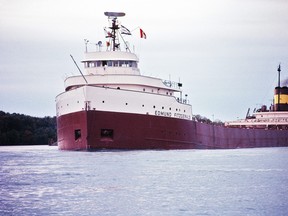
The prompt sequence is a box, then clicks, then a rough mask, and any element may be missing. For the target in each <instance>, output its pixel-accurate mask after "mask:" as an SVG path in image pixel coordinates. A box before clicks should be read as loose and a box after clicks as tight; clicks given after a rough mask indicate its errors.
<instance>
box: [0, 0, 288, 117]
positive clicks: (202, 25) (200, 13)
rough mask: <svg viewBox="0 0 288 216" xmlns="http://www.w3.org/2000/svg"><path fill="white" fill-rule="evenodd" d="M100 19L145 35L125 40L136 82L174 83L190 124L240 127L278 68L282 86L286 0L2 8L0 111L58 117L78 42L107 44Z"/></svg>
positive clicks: (5, 3) (1, 1)
mask: <svg viewBox="0 0 288 216" xmlns="http://www.w3.org/2000/svg"><path fill="white" fill-rule="evenodd" d="M164 2H165V3H164ZM105 11H117V12H118V11H121V12H125V13H126V16H125V17H123V18H121V23H122V24H123V25H124V26H125V27H127V28H128V29H130V30H131V31H132V30H134V29H137V28H139V27H141V28H142V29H143V30H144V31H145V33H146V35H147V39H146V40H144V39H141V38H140V36H139V32H138V31H132V36H131V40H132V41H133V45H134V46H135V52H136V54H137V55H138V56H139V58H140V63H139V67H140V71H141V73H142V74H143V75H146V76H155V77H158V78H162V79H169V78H171V80H175V81H179V80H180V81H181V82H182V83H183V88H182V89H183V92H184V94H187V95H188V99H189V101H190V103H191V104H192V112H193V114H195V115H196V114H199V115H202V116H205V117H207V118H209V119H211V120H218V119H219V120H221V121H226V120H235V119H237V118H244V117H245V115H246V112H247V109H248V108H251V109H254V108H255V107H259V106H261V105H262V104H266V105H268V106H269V105H270V104H271V103H272V98H273V91H274V87H275V86H276V85H277V79H278V78H277V75H278V72H277V68H278V65H279V63H281V68H282V71H281V78H282V80H285V79H286V78H288V28H287V26H288V13H287V11H288V1H287V0H217V1H215V0H178V1H152V0H145V1H144V0H139V1H135V0H117V1H116V0H105V1H104V0H101V1H99V0H93V1H92V0H81V1H78V0H73V1H71V0H49V1H48V0H25V1H22V0H0V101H1V102H0V110H2V111H5V112H10V113H14V112H15V113H21V114H26V115H31V116H37V117H44V116H55V113H56V111H55V110H56V109H55V97H56V96H57V95H58V94H60V93H61V92H63V91H64V79H65V77H67V76H70V75H79V72H78V71H77V68H76V67H75V65H74V63H73V62H72V60H71V58H70V54H72V55H73V56H74V58H75V60H76V61H77V62H78V63H79V65H81V63H80V61H81V60H82V59H83V56H84V51H85V44H84V39H88V40H89V41H90V44H88V49H89V50H93V49H95V43H97V42H98V41H99V40H102V41H104V40H105V35H104V31H103V27H105V26H107V17H105V16H104V12H105ZM127 40H129V38H127ZM81 68H82V69H83V66H82V65H81Z"/></svg>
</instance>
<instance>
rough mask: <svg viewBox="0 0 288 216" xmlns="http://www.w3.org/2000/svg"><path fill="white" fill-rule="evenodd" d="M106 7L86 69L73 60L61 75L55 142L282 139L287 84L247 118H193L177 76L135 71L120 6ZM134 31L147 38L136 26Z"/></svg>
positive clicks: (187, 144) (168, 144) (84, 146)
mask: <svg viewBox="0 0 288 216" xmlns="http://www.w3.org/2000/svg"><path fill="white" fill-rule="evenodd" d="M104 14H105V15H106V16H107V17H108V21H109V24H110V26H109V27H108V28H105V32H106V39H107V40H108V41H106V44H105V45H104V44H103V43H102V42H101V41H99V42H98V44H97V45H98V50H96V51H94V52H89V51H88V50H87V46H86V51H85V53H84V56H85V58H84V60H83V61H82V63H84V68H85V70H86V74H83V73H82V72H81V70H80V69H79V67H78V66H77V64H76V62H75V64H76V66H77V67H78V69H79V71H80V75H79V76H70V77H68V78H66V80H65V91H64V92H63V93H61V94H59V95H58V96H57V97H56V112H57V136H58V138H57V139H58V140H57V141H58V146H59V149H60V150H98V149H99V150H100V149H231V148H252V147H276V146H288V129H287V128H288V88H287V87H280V84H279V85H278V87H276V89H275V96H274V105H273V106H271V107H270V108H269V109H267V107H265V106H263V107H261V109H259V110H256V111H255V112H254V113H253V114H252V115H247V116H246V119H243V120H237V121H231V122H226V123H225V125H221V126H217V125H213V124H207V123H201V122H198V121H197V120H196V119H195V118H193V116H192V108H191V105H190V104H189V101H188V99H187V95H184V97H183V92H182V83H180V82H173V81H171V80H162V79H159V78H155V77H150V76H144V75H141V74H140V70H139V68H138V62H139V59H138V57H137V55H136V54H134V53H133V52H131V50H130V47H129V45H128V43H127V42H126V41H124V40H123V42H124V43H123V44H124V46H123V47H122V46H121V43H120V39H123V34H131V32H130V31H129V29H127V28H126V27H124V26H123V25H121V24H120V21H119V18H120V17H123V16H125V13H122V12H105V13H104ZM140 35H141V37H143V38H146V34H145V32H144V31H143V30H142V29H140ZM87 42H88V41H86V45H87ZM104 48H105V49H106V50H104V51H103V50H102V49H104ZM71 57H72V56H71ZM72 58H73V57H72ZM73 60H74V59H73ZM279 74H280V71H279Z"/></svg>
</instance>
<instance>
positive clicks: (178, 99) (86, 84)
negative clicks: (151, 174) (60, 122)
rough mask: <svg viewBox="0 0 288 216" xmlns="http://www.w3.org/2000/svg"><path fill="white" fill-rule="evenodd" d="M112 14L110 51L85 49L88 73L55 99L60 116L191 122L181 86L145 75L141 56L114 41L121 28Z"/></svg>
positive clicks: (68, 84) (70, 79) (67, 85)
mask: <svg viewBox="0 0 288 216" xmlns="http://www.w3.org/2000/svg"><path fill="white" fill-rule="evenodd" d="M110 15H111V14H110ZM112 15H113V16H112V17H109V18H111V19H112V27H110V29H112V31H111V33H109V40H110V42H109V43H107V50H106V51H101V49H99V51H96V52H88V51H87V50H86V52H85V56H84V60H82V63H84V68H85V71H86V74H85V75H83V76H82V75H79V76H71V77H68V78H67V79H66V80H65V92H63V93H62V94H60V95H58V96H57V98H56V109H57V116H61V115H66V114H69V113H73V112H79V111H81V110H98V111H107V112H123V113H133V114H145V115H158V116H164V117H168V118H182V119H187V120H191V119H192V108H191V105H189V103H188V101H187V98H186V97H185V98H183V97H182V90H181V87H182V84H181V83H177V82H172V81H167V80H166V81H165V80H161V79H159V78H154V77H149V76H142V75H141V74H140V70H139V68H138V61H139V60H138V57H137V56H136V55H135V54H134V53H131V52H130V50H129V49H128V48H127V47H126V48H125V49H124V50H125V51H122V50H121V49H120V46H119V44H117V43H116V42H115V41H116V38H118V36H117V34H120V32H118V29H120V25H119V23H118V20H117V19H116V18H117V13H113V14H112ZM108 44H109V46H108ZM110 44H112V45H110ZM99 45H100V44H99ZM109 48H110V49H109Z"/></svg>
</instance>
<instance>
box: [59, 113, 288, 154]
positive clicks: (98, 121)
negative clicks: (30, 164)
mask: <svg viewBox="0 0 288 216" xmlns="http://www.w3.org/2000/svg"><path fill="white" fill-rule="evenodd" d="M57 134H58V146H59V149H61V150H97V149H233V148H253V147H280V146H288V131H287V130H262V129H241V128H227V127H224V126H215V125H210V124H204V123H200V122H195V121H190V120H183V119H176V118H167V117H160V116H152V115H140V114H130V113H116V112H103V111H81V112H76V113H71V114H67V115H63V116H60V117H58V118H57Z"/></svg>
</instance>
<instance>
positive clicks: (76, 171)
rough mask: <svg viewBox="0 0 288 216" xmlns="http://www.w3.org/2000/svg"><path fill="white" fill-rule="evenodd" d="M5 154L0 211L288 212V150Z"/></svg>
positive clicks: (0, 163)
mask: <svg viewBox="0 0 288 216" xmlns="http://www.w3.org/2000/svg"><path fill="white" fill-rule="evenodd" d="M0 157H1V159H0V215H29V216H31V215H41V216H42V215H109V216H110V215H112V216H113V215H117V216H118V215H120V216H121V215H123V216H124V215H125V216H131V215H157V216H160V215H173V216H175V215H176V216H177V215H179V216H180V215H181V216H182V215H269V216H270V215H277V216H280V215H283V216H284V215H288V148H258V149H235V150H180V151H176V150H171V151H102V152H73V151H59V150H58V149H57V147H49V146H17V147H15V146H14V147H0Z"/></svg>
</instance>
